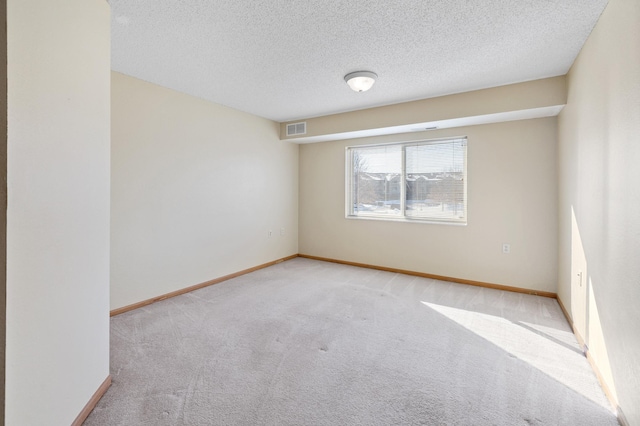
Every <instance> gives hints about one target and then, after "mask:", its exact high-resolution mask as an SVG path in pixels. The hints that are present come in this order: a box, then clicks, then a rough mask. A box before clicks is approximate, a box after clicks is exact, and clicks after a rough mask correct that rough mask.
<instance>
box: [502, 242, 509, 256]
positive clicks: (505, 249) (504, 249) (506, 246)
mask: <svg viewBox="0 0 640 426" xmlns="http://www.w3.org/2000/svg"><path fill="white" fill-rule="evenodd" d="M502 253H504V254H509V253H511V244H507V243H504V244H502Z"/></svg>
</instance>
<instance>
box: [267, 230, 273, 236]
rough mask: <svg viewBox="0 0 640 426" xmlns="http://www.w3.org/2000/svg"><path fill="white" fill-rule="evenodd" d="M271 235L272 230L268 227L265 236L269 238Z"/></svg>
mask: <svg viewBox="0 0 640 426" xmlns="http://www.w3.org/2000/svg"><path fill="white" fill-rule="evenodd" d="M272 236H273V231H272V230H271V229H269V230H268V231H267V237H269V238H271V237H272Z"/></svg>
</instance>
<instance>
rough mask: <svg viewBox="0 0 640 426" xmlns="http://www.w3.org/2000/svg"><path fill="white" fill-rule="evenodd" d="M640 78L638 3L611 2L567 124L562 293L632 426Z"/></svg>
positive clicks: (636, 365) (638, 403)
mask: <svg viewBox="0 0 640 426" xmlns="http://www.w3.org/2000/svg"><path fill="white" fill-rule="evenodd" d="M639 76H640V2H638V1H637V0H610V1H609V5H608V6H607V8H606V9H605V11H604V13H603V14H602V16H601V18H600V21H599V22H598V24H597V25H596V27H595V29H594V30H593V32H592V34H591V36H590V37H589V39H588V40H587V42H586V44H585V46H584V47H583V49H582V51H581V53H580V55H579V56H578V58H577V59H576V61H575V63H574V65H573V67H572V69H571V71H570V73H569V76H568V84H569V89H568V90H569V93H568V103H567V106H566V108H565V109H564V111H563V112H562V113H561V114H560V116H559V140H560V150H559V153H560V156H559V163H560V263H559V279H558V281H559V289H558V290H559V296H560V298H561V300H562V301H563V303H564V305H565V306H566V307H567V309H569V310H571V314H572V317H573V320H574V323H575V326H576V329H577V331H578V333H579V334H580V335H581V337H582V338H583V339H584V340H585V341H586V343H587V345H588V346H589V351H590V353H591V355H592V357H593V359H594V360H595V362H596V364H597V366H598V369H599V370H600V372H601V374H602V376H603V377H604V379H605V382H606V385H607V386H608V387H609V389H610V391H611V393H612V394H613V395H614V396H617V399H618V403H619V405H620V407H622V410H623V412H624V414H625V415H626V417H627V419H628V421H629V423H630V424H631V425H640V362H639V361H638V360H639V359H640V358H639V357H640V332H638V324H640V309H639V308H638V305H639V303H640V190H639V189H638V184H640V167H639V166H638V165H639V164H640V137H639V135H640V77H639ZM579 273H582V280H581V279H580V275H578V274H579Z"/></svg>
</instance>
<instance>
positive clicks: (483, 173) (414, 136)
mask: <svg viewBox="0 0 640 426" xmlns="http://www.w3.org/2000/svg"><path fill="white" fill-rule="evenodd" d="M464 135H466V136H468V138H469V139H468V142H469V143H468V154H467V155H468V166H467V167H468V170H467V172H468V197H469V202H468V225H467V226H454V225H434V224H422V223H403V222H385V221H374V220H363V219H346V218H345V147H346V146H350V145H357V144H371V143H382V142H388V141H393V140H418V139H420V138H422V139H426V138H441V137H449V136H464ZM556 151H557V144H556V119H555V117H554V118H543V119H535V120H522V121H513V122H507V123H501V124H488V125H482V126H471V127H465V128H461V129H447V130H437V131H432V132H425V133H421V134H420V133H411V134H405V135H396V136H381V137H376V138H363V139H354V140H346V141H334V142H325V143H318V144H309V145H302V146H301V147H300V219H299V220H300V242H299V244H300V253H302V254H307V255H314V256H321V257H327V258H334V259H340V260H346V261H352V262H360V263H367V264H373V265H379V266H386V267H393V268H400V269H406V270H412V271H417V272H425V273H431V274H437V275H445V276H450V277H455V278H462V279H469V280H475V281H483V282H489V283H495V284H502V285H508V286H516V287H522V288H528V289H534V290H541V291H550V292H555V291H556V278H557V268H556V264H557V191H556V182H557V167H556V166H557V162H556ZM502 243H509V244H511V254H503V253H502Z"/></svg>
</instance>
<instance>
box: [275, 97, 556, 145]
mask: <svg viewBox="0 0 640 426" xmlns="http://www.w3.org/2000/svg"><path fill="white" fill-rule="evenodd" d="M562 108H564V105H554V106H548V107H541V108H531V109H525V110H520V111H509V112H499V113H495V114H484V115H476V116H473V117H461V118H452V119H448V120H440V121H429V122H424V123H415V124H406V125H402V126H392V127H381V128H378V129H367V130H357V131H353V132H344V133H333V134H326V135H318V136H308V137H299V138H295V137H294V138H291V137H290V138H287V139H284V140H286V141H287V142H293V143H297V144H307V143H317V142H328V141H336V140H344V139H356V138H366V137H372V136H384V135H395V134H401V133H415V132H426V131H432V130H440V129H449V128H453V127H465V126H476V125H480V124H492V123H501V122H505V121H517V120H529V119H533V118H544V117H555V116H557V115H558V114H560V111H562Z"/></svg>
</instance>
